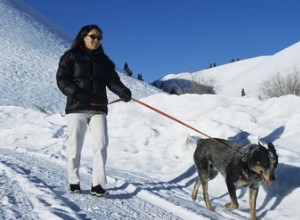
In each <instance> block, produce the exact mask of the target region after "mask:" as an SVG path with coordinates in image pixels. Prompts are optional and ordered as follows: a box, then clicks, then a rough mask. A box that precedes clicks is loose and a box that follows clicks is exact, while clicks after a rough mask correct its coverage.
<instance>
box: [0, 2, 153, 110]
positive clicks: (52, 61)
mask: <svg viewBox="0 0 300 220" xmlns="http://www.w3.org/2000/svg"><path fill="white" fill-rule="evenodd" d="M0 13H1V17H0V22H1V23H0V24H1V26H0V30H1V35H0V40H1V44H0V57H1V60H0V63H1V69H0V82H1V90H2V94H3V93H4V94H5V95H1V96H0V103H1V104H2V105H15V106H24V107H33V106H36V107H38V108H41V109H43V110H44V111H47V112H54V111H57V110H60V109H63V106H64V97H63V96H62V95H61V93H60V91H58V89H57V86H56V81H55V74H56V70H57V67H58V61H59V58H60V56H61V55H62V54H63V52H64V51H65V50H66V49H67V48H68V47H69V46H70V42H71V40H72V39H71V38H70V36H68V35H66V34H65V33H64V32H63V31H62V30H60V29H59V27H56V26H55V25H54V24H52V23H50V22H48V21H47V19H46V18H44V17H43V16H42V15H40V14H39V13H38V12H36V11H35V10H34V9H32V8H31V7H29V6H28V5H27V4H26V3H24V2H23V1H21V0H9V1H6V0H1V8H0ZM120 75H121V77H122V78H124V81H125V84H128V85H129V87H131V89H132V90H133V93H134V95H135V96H136V97H137V98H141V97H145V96H148V95H150V94H153V93H157V92H158V89H156V88H154V87H152V86H150V85H148V84H146V83H144V82H141V81H137V80H133V79H130V78H129V77H126V76H124V75H123V74H120ZM126 81H128V83H126ZM37 93H39V94H37ZM110 95H112V94H111V93H110ZM41 97H42V98H41ZM111 98H113V97H111Z"/></svg>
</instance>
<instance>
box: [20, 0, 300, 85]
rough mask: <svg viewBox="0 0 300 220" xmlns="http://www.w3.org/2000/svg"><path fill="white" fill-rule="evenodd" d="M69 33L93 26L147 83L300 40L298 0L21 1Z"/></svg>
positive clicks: (121, 62) (269, 51)
mask: <svg viewBox="0 0 300 220" xmlns="http://www.w3.org/2000/svg"><path fill="white" fill-rule="evenodd" d="M25 2H27V3H29V4H30V5H32V6H33V7H34V8H36V9H37V10H38V11H40V12H41V13H42V14H43V15H44V16H46V17H48V18H49V19H50V20H51V21H52V22H54V23H56V24H57V25H58V26H60V27H61V28H63V29H64V30H65V31H66V32H67V33H69V34H70V36H71V37H72V38H73V37H75V35H76V34H77V32H78V31H79V29H80V28H81V27H82V26H83V25H86V24H90V23H95V24H98V25H99V26H100V27H101V28H102V30H103V33H104V39H103V42H102V43H103V47H104V49H105V51H106V53H107V54H108V55H109V57H110V58H111V59H112V60H113V61H114V62H115V64H116V65H117V67H118V68H121V69H122V68H123V66H124V63H125V62H127V63H128V64H129V67H130V68H131V69H132V71H133V73H134V76H135V77H136V76H137V74H142V76H143V78H144V80H145V81H147V82H152V81H154V80H157V79H159V78H161V77H163V76H165V75H167V74H170V73H181V72H193V71H198V70H201V69H205V68H207V67H208V66H209V64H211V63H216V64H217V65H221V64H226V63H229V62H230V61H231V59H237V58H239V59H248V58H253V57H257V56H263V55H273V54H274V53H276V52H278V51H280V50H282V49H284V48H286V47H288V46H290V45H292V44H294V43H296V42H298V41H299V40H300V28H299V24H300V1H299V0H248V1H247V0H227V1H224V0H184V1H183V0H182V1H181V0H128V1H125V0H109V1H104V0H76V1H74V0H51V1H50V0H49V1H41V0H25Z"/></svg>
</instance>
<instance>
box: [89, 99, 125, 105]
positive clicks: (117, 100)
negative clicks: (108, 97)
mask: <svg viewBox="0 0 300 220" xmlns="http://www.w3.org/2000/svg"><path fill="white" fill-rule="evenodd" d="M120 101H122V99H116V100H114V101H111V102H109V103H107V104H99V103H91V106H107V105H111V104H114V103H117V102H120Z"/></svg>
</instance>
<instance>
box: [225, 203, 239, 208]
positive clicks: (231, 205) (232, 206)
mask: <svg viewBox="0 0 300 220" xmlns="http://www.w3.org/2000/svg"><path fill="white" fill-rule="evenodd" d="M225 207H226V208H227V209H230V210H233V209H237V208H238V207H239V206H238V205H237V204H234V203H232V202H230V203H226V204H225Z"/></svg>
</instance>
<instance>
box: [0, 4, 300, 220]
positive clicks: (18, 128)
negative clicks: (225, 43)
mask: <svg viewBox="0 0 300 220" xmlns="http://www.w3.org/2000/svg"><path fill="white" fill-rule="evenodd" d="M32 13H33V12H32V11H31V10H29V9H28V7H27V6H26V5H25V4H24V3H23V2H22V1H19V0H11V1H6V0H0V24H1V26H0V28H1V29H3V32H2V33H8V34H9V37H8V38H7V37H6V36H4V35H3V34H1V35H0V39H1V42H2V43H1V44H0V57H1V59H0V63H1V68H0V86H1V96H0V219H22V220H23V219H24V220H25V219H26V220H27V219H67V220H69V219H166V220H168V219H188V220H192V219H222V220H223V219H236V220H238V219H248V218H249V204H248V192H247V189H239V190H238V191H237V192H238V193H237V195H238V197H239V203H240V207H239V209H237V210H234V211H228V210H227V209H226V208H224V204H225V203H226V202H228V200H229V196H228V193H227V189H226V186H225V183H224V180H223V178H222V176H221V175H219V176H217V178H216V179H214V180H213V181H211V183H210V185H209V192H210V198H211V201H212V205H213V206H214V208H215V212H212V211H209V210H207V209H206V207H205V204H204V202H203V199H202V195H201V192H202V190H200V192H199V196H198V198H197V200H196V201H195V202H193V201H192V200H191V191H192V187H193V184H194V179H195V177H196V172H195V168H194V165H193V160H192V155H193V152H194V150H195V147H196V145H195V142H196V140H197V138H199V137H200V138H205V137H203V135H200V134H198V133H197V132H195V131H193V130H191V129H188V128H186V127H184V126H182V125H180V124H178V123H176V122H174V121H172V120H170V119H168V118H165V117H164V116H162V115H160V114H158V113H156V112H153V111H151V110H149V109H147V108H145V107H144V106H142V105H139V104H138V103H136V102H134V101H131V102H129V103H122V102H118V103H115V104H112V105H110V106H109V115H108V123H109V137H110V146H109V149H108V163H107V171H108V172H107V174H108V185H107V186H106V188H107V190H108V191H109V193H110V196H108V197H107V198H94V197H92V196H90V195H89V189H90V186H91V170H92V163H91V156H92V153H91V144H92V140H91V137H90V134H89V133H88V134H87V138H86V140H85V145H84V149H83V158H82V165H81V170H80V174H81V179H82V182H81V187H82V189H83V193H82V194H81V195H71V194H70V193H69V192H68V182H67V174H66V159H67V158H66V156H67V155H66V149H67V146H68V144H67V139H68V128H67V125H66V118H65V115H64V113H63V108H64V102H65V98H64V97H63V96H62V95H61V94H60V92H59V91H58V90H57V88H56V84H55V70H56V67H57V61H58V58H59V56H60V55H61V53H62V52H63V49H64V47H65V41H63V40H61V38H60V37H59V36H60V35H57V34H55V33H56V32H51V31H52V30H53V29H52V28H50V26H49V27H48V26H43V25H45V24H44V23H42V22H41V20H42V19H41V18H40V17H39V16H38V15H36V14H35V13H33V14H34V15H35V16H33V17H32V16H31V14H32ZM4 14H5V16H3V15H4ZM10 27H15V28H14V29H11V28H10ZM20 36H22V38H20ZM37 36H41V39H51V40H49V41H43V43H41V45H40V46H39V44H37V42H39V41H36V37H37ZM14 38H15V39H14ZM249 62H251V60H249ZM255 62H256V61H255ZM235 66H236V65H232V68H233V69H232V71H231V72H234V71H235V69H234V68H235ZM228 68H230V66H226V71H228V72H230V71H229V70H228ZM291 68H293V67H291ZM221 69H222V68H219V70H221ZM258 74H259V73H258ZM220 77H222V75H220ZM245 77H247V75H245ZM122 80H123V81H124V83H125V84H126V85H127V86H129V87H130V88H131V89H132V91H133V96H134V97H135V98H137V99H139V100H141V101H143V102H145V103H147V104H149V105H151V106H153V107H155V108H157V109H159V110H161V111H163V112H166V113H168V114H170V115H172V116H174V117H176V118H178V119H180V120H182V121H184V122H185V123H187V124H189V125H191V126H193V127H195V128H196V129H198V130H201V131H202V132H204V133H206V134H208V135H210V136H213V137H221V138H225V139H229V140H232V141H235V142H239V143H250V142H253V143H256V142H257V141H260V142H261V143H262V144H266V143H267V142H269V141H271V142H273V144H274V145H275V147H276V149H277V153H278V155H279V166H278V168H277V180H276V181H274V182H273V183H272V185H271V186H270V187H267V186H266V185H265V184H264V183H263V184H262V186H261V188H260V192H259V195H258V199H257V215H258V217H259V218H260V219H272V220H274V219H278V220H279V219H280V220H282V219H298V218H299V215H300V211H299V209H298V207H297V205H296V204H298V203H299V195H300V159H299V155H300V148H299V141H298V139H299V138H298V137H299V136H300V129H299V128H300V98H299V97H297V96H292V95H290V96H285V97H280V98H274V99H269V100H264V101H261V100H259V99H257V98H256V97H255V98H241V97H234V96H235V94H232V96H230V95H226V96H224V95H201V96H199V95H182V96H172V95H166V94H164V93H161V92H159V91H158V90H156V89H155V88H153V87H151V86H149V85H147V84H145V83H142V82H139V81H136V80H134V79H132V78H128V77H126V76H123V75H122ZM246 80H247V79H246ZM248 81H249V82H252V80H250V79H249V80H248ZM227 83H228V82H227ZM232 83H234V81H232ZM220 89H221V88H220ZM109 98H110V100H111V101H112V100H114V99H115V97H114V96H112V95H110V97H109Z"/></svg>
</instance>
